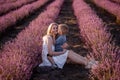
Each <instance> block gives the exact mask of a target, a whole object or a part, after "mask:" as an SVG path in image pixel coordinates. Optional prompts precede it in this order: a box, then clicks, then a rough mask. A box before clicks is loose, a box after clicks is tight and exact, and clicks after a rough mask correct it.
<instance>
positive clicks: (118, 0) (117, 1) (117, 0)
mask: <svg viewBox="0 0 120 80" xmlns="http://www.w3.org/2000/svg"><path fill="white" fill-rule="evenodd" d="M110 1H113V2H116V3H120V0H110Z"/></svg>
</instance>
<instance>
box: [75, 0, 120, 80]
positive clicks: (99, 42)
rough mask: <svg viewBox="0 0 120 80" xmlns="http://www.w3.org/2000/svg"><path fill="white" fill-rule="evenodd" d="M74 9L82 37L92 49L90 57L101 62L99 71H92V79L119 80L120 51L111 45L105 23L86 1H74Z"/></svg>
mask: <svg viewBox="0 0 120 80" xmlns="http://www.w3.org/2000/svg"><path fill="white" fill-rule="evenodd" d="M73 9H74V14H75V15H76V17H77V20H78V24H79V25H80V26H79V28H80V30H81V35H82V36H83V38H84V40H85V41H86V45H87V46H88V47H90V48H91V49H92V51H90V55H91V56H92V57H94V58H95V59H96V60H98V61H99V64H98V67H97V69H94V70H92V74H94V76H92V77H91V78H92V79H93V80H96V79H97V80H119V79H120V74H119V71H120V67H119V66H120V57H119V56H120V49H119V48H118V47H115V46H113V45H111V44H110V37H111V35H110V33H109V32H106V27H105V26H104V23H103V21H102V20H101V19H100V18H99V17H98V16H97V15H96V13H95V12H94V11H93V10H92V9H91V8H90V6H88V4H86V3H85V2H84V0H73ZM101 73H102V74H101Z"/></svg>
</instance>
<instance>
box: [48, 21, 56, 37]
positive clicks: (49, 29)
mask: <svg viewBox="0 0 120 80" xmlns="http://www.w3.org/2000/svg"><path fill="white" fill-rule="evenodd" d="M53 25H56V26H58V24H57V23H51V24H50V25H49V26H48V29H47V35H50V34H51V29H52V27H53Z"/></svg>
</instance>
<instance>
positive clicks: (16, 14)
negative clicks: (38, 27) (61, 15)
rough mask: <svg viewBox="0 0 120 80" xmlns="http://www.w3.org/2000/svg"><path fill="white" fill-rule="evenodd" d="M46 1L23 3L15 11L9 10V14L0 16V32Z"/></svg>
mask: <svg viewBox="0 0 120 80" xmlns="http://www.w3.org/2000/svg"><path fill="white" fill-rule="evenodd" d="M47 1H48V0H43V1H41V0H38V1H36V2H34V3H32V4H28V5H25V6H23V7H21V8H20V9H18V10H16V11H13V12H10V13H9V14H7V15H4V16H2V17H0V33H1V32H2V31H4V30H5V29H6V28H8V27H10V26H12V25H14V24H16V22H17V21H18V20H21V19H23V18H24V17H26V16H29V15H30V14H31V13H33V12H34V11H35V10H37V9H39V8H40V7H41V6H42V5H44V4H45V3H46V2H47Z"/></svg>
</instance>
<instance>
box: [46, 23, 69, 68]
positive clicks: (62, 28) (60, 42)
mask: <svg viewBox="0 0 120 80" xmlns="http://www.w3.org/2000/svg"><path fill="white" fill-rule="evenodd" d="M68 30H69V28H68V26H67V25H66V24H60V25H58V34H59V37H58V38H57V39H56V41H55V51H56V52H59V51H63V49H67V48H68V47H69V46H68V44H67V43H66V34H67V33H68ZM47 56H48V60H49V61H50V62H51V63H52V65H53V67H57V65H56V64H55V62H54V60H53V59H52V56H50V55H49V54H48V55H47Z"/></svg>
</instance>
